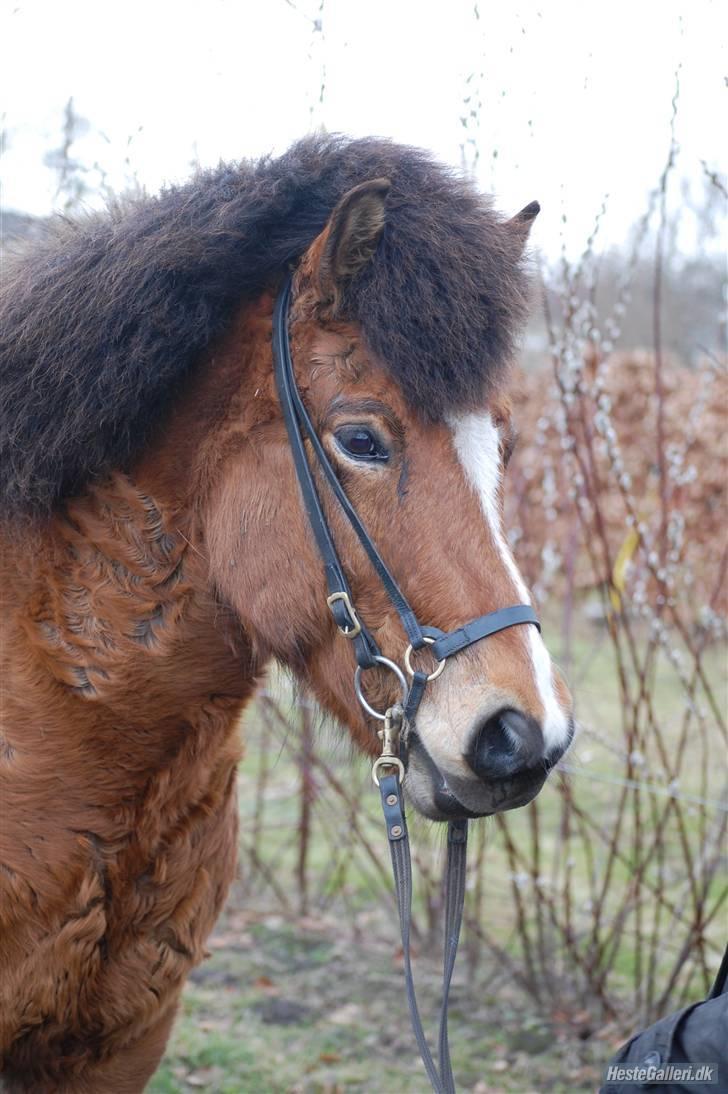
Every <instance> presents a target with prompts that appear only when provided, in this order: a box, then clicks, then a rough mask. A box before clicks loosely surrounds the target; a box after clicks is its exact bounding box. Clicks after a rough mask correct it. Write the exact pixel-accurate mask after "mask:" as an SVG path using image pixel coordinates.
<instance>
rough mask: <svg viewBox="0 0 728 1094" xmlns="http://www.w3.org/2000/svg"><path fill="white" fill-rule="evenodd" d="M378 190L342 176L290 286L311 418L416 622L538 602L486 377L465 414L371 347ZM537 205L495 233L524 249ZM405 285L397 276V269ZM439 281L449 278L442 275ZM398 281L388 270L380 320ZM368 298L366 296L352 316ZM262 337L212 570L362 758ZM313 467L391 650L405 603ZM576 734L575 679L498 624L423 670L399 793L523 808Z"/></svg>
mask: <svg viewBox="0 0 728 1094" xmlns="http://www.w3.org/2000/svg"><path fill="white" fill-rule="evenodd" d="M387 190H388V185H387V183H386V181H385V180H376V181H374V182H370V183H365V184H363V185H362V186H358V187H356V188H355V189H354V190H352V191H350V192H349V193H348V194H347V195H346V196H345V197H344V198H343V200H342V201H341V202H340V204H339V206H338V207H337V209H336V210H335V211H334V213H333V214H332V216H331V218H330V220H329V222H328V224H327V226H326V228H325V229H324V231H323V232H322V233H321V234H320V235H319V236H318V238H317V239H316V240H315V241H314V243H313V244H312V245H311V246H310V248H309V249H308V251H307V252H306V254H305V255H304V256H303V259H302V260H301V262H300V264H299V266H298V269H297V271H296V275H295V278H294V283H293V297H292V305H291V313H290V339H291V351H292V359H293V365H294V370H295V377H296V381H297V384H298V387H299V390H300V392H301V394H302V397H303V400H304V403H305V405H306V407H307V409H308V412H309V414H310V416H311V418H312V420H313V423H314V426H315V429H316V432H317V433H318V436H319V437H320V439H321V441H322V443H323V445H324V448H325V450H326V452H327V454H328V456H329V458H330V460H331V462H332V464H333V466H334V468H335V470H336V474H337V476H338V478H339V480H340V482H341V484H342V485H343V487H344V489H345V491H346V493H347V495H348V497H349V499H350V501H351V503H352V504H353V505H354V507H355V508H356V510H357V512H358V514H359V516H360V518H361V520H362V521H363V523H364V524H365V526H366V528H367V530H368V532H369V534H370V536H371V538H372V539H373V541H374V543H375V544H376V546H377V548H378V550H379V552H380V553H381V556H382V557H383V559H384V560H385V562H386V565H387V567H388V568H389V570H390V572H391V573H392V574H393V575H394V577H395V579H396V580H397V582H398V583H399V585H400V587H401V589H402V591H403V592H404V594H405V596H406V597H407V599H408V601H409V603H410V604H411V606H412V607H413V609H414V611H415V613H416V615H417V617H418V619H419V620H420V621H421V622H422V623H423V624H425V625H431V626H433V627H437V628H439V629H441V630H442V631H448V632H449V631H452V630H454V629H456V628H458V627H461V626H462V625H463V624H464V623H466V622H467V621H469V620H472V619H473V618H474V617H477V616H480V615H485V614H486V613H489V612H493V611H496V610H498V609H500V608H504V607H507V606H509V605H513V604H519V603H520V604H524V603H525V604H528V603H529V602H530V601H529V597H528V592H527V590H526V587H525V585H524V582H523V579H522V578H521V576H520V574H519V571H518V568H517V566H516V563H515V561H514V559H513V556H512V554H511V552H510V549H509V547H508V543H507V540H506V536H505V533H504V529H503V521H502V489H503V478H504V474H505V470H506V466H507V463H508V459H509V456H510V453H511V449H512V447H513V441H514V428H513V424H512V422H511V415H510V408H509V404H508V401H507V398H506V397H505V396H504V394H503V393H502V391H501V390H499V385H498V384H497V383H494V382H491V383H489V384H482V385H481V386H480V396H479V397H477V399H476V397H473V398H471V399H470V400H469V402H468V403H467V405H465V406H464V407H463V405H462V401H461V405H460V406H459V408H458V409H457V410H455V409H452V408H451V409H450V410H447V409H446V408H442V407H439V406H429V407H428V406H423V404H422V398H421V397H419V398H418V397H417V392H413V391H412V390H409V389H408V387H407V385H405V384H402V383H400V382H398V379H397V378H396V377H397V373H396V370H393V369H392V368H391V367H390V366H389V364H388V361H387V358H386V350H385V352H384V353H383V352H381V351H380V353H379V354H378V353H377V352H375V350H374V349H373V348H372V347H371V345H370V344H368V341H367V339H366V338H365V336H364V333H363V324H362V323H361V322H360V321H359V318H358V317H355V316H352V314H351V309H350V306H349V303H348V301H349V300H350V287H351V285H352V284H353V282H354V281H355V279H357V278H361V277H362V276H365V275H366V271H367V268H368V266H369V264H370V263H371V262H372V260H373V255H374V254H375V252H376V249H377V246H378V244H379V241H380V237H381V234H382V231H383V229H384V226H385V221H386V214H387V210H386V196H387ZM536 212H538V206H536V205H534V206H529V207H527V209H526V210H524V212H523V213H522V214H519V216H518V217H516V218H514V219H513V220H512V221H510V222H501V230H502V234H503V241H504V242H502V243H501V247H502V248H504V247H507V246H512V249H513V255H516V254H517V253H518V252H519V251H520V249H521V248H522V247H523V244H524V242H525V238H526V236H527V233H528V228H529V226H530V221H531V220H532V219H533V216H535V214H536ZM514 261H515V259H514ZM462 276H463V277H467V276H468V273H467V270H463V271H462ZM404 277H406V270H405V271H403V278H404ZM400 290H401V291H407V288H406V285H404V282H403V284H402V285H401V286H400ZM441 292H442V293H443V294H446V293H448V285H446V284H443V285H442V286H441ZM396 293H397V287H396V286H393V288H392V297H391V299H390V301H389V307H390V308H391V316H390V326H391V329H392V330H396V329H397V308H398V300H397V295H396ZM365 306H366V292H363V293H361V294H360V303H359V312H360V313H361V310H362V308H364V307H365ZM433 307H435V308H436V307H437V300H432V299H431V300H423V301H422V308H423V309H427V308H433ZM425 320H427V322H428V323H431V322H432V321H433V317H432V316H430V315H428V316H424V315H423V323H424V322H425ZM434 320H435V321H436V320H437V316H435V317H434ZM253 321H254V322H257V323H258V324H259V326H260V328H261V329H263V328H264V327H265V326H266V324H269V323H270V301H267V302H261V305H260V306H259V308H258V310H257V312H255V313H254V315H253ZM445 321H446V318H445ZM494 321H495V320H494ZM266 329H269V327H267V328H266ZM262 345H263V347H264V349H263V350H261V352H260V353H259V354H258V360H257V363H254V367H253V369H252V376H250V377H249V380H250V383H251V385H254V386H253V388H252V390H251V392H250V404H249V406H248V408H247V410H246V418H247V425H246V429H247V434H246V436H247V438H248V443H247V444H246V445H245V446H244V447H243V448H242V449H238V448H236V449H235V456H234V459H231V460H230V461H229V462H228V464H227V466H226V472H225V474H224V476H222V477H221V479H220V488H219V489H218V490H216V491H214V492H213V504H214V507H215V511H214V513H213V514H211V519H210V522H209V528H210V536H209V548H210V552H211V557H212V564H213V571H214V574H215V579H216V581H217V583H218V585H219V587H220V588H221V590H222V592H223V593H224V595H225V597H226V598H227V599H228V600H229V601H230V602H231V603H232V605H233V606H234V608H235V609H236V611H237V613H238V615H239V616H240V618H241V620H242V623H243V625H244V627H245V629H246V631H247V632H248V633H249V634H250V635H251V636H252V637H253V639H254V641H255V642H256V643H257V645H258V647H259V649H260V651H261V653H262V654H263V655H270V654H272V655H274V656H276V657H278V658H279V659H280V660H281V661H283V662H284V663H286V664H288V665H289V666H290V667H291V668H293V670H294V671H295V672H296V673H297V674H298V675H299V677H300V678H302V679H303V680H305V682H306V683H307V684H308V685H309V686H310V688H311V689H312V690H313V692H314V693H315V694H316V696H317V697H318V699H319V700H320V702H321V703H322V705H323V706H324V707H325V708H326V709H327V710H329V711H331V712H332V713H333V714H335V715H336V716H337V717H338V718H339V719H340V720H341V721H343V722H344V723H346V724H347V725H348V727H349V729H350V731H351V733H352V735H353V737H354V739H355V741H356V742H357V743H358V744H359V745H360V746H361V747H362V748H363V749H364V750H365V751H367V752H369V753H372V754H373V753H375V752H377V750H378V744H377V736H376V732H375V730H376V725H375V723H374V722H373V721H371V720H370V719H369V718H368V717H367V716H366V715H365V714H364V713H363V711H362V709H361V707H360V706H359V704H358V702H357V701H356V699H355V695H354V689H353V686H352V677H353V673H354V668H355V661H354V655H353V650H352V643H351V642H349V641H346V639H345V638H343V637H342V636H341V633H340V631H339V630H338V629H337V627H336V624H335V621H334V619H333V618H332V615H331V612H330V611H329V607H328V606H327V590H326V585H325V581H324V572H323V565H322V561H321V558H320V556H319V554H318V551H317V548H316V545H315V541H314V538H313V535H312V532H311V529H310V527H309V523H308V520H307V516H306V513H305V511H304V508H303V506H302V501H301V495H300V491H299V487H298V483H297V481H296V477H295V474H294V466H293V461H292V457H291V451H290V446H289V443H288V439H287V435H286V431H285V428H284V424H283V420H282V416H281V408H280V404H279V402H278V399H277V396H276V393H275V390H274V388H273V382H272V377H271V367H270V356H269V350H268V343H267V340H266V339H263V340H262ZM414 382H415V384H416V380H415V381H414ZM441 383H442V381H441ZM476 386H477V385H475V383H474V385H473V388H474V390H475V388H476ZM316 477H317V481H318V482H319V493H320V495H321V498H322V501H323V504H324V509H325V511H326V516H327V519H328V523H329V526H330V528H331V531H332V533H333V537H334V540H335V542H336V544H337V547H338V551H339V554H340V556H341V559H342V562H343V565H344V568H345V570H346V574H347V578H348V581H349V584H350V587H351V590H352V598H353V601H354V603H355V606H356V611H357V613H358V614H359V616H360V617H361V618H362V620H363V621H364V622H365V623H366V626H367V627H368V629H369V631H370V632H371V633H372V635H373V636H374V637H375V639H376V642H377V644H378V645H379V647H380V649H381V651H382V652H383V654H384V655H385V656H386V657H388V658H389V659H391V660H392V661H394V662H396V663H397V664H399V665H401V664H402V662H403V655H404V652H405V649H406V647H407V645H408V639H407V637H406V635H405V633H404V630H403V628H402V625H401V623H400V621H399V618H398V616H397V614H396V613H395V612H394V611H393V608H392V605H391V603H390V601H389V599H388V597H387V595H386V594H385V591H384V588H383V586H382V584H381V582H380V580H379V578H378V577H377V575H376V574H375V571H374V569H373V567H372V565H371V563H370V562H369V561H368V559H367V558H366V556H365V554H364V551H363V550H362V548H361V546H360V544H359V543H358V541H357V539H356V537H355V535H354V533H353V531H352V528H351V526H350V524H349V523H348V521H347V520H346V519H345V517H344V515H343V514H342V511H341V509H340V506H339V505H338V503H337V501H336V500H335V499H334V498H333V497H332V495H331V491H330V489H329V488H328V487H327V486H326V484H325V483H324V481H323V479H322V478H321V477H320V476H319V475H318V473H317V475H316ZM414 660H415V662H416V663H417V664H418V665H419V666H420V667H423V668H426V669H427V671H429V672H432V671H433V669H434V668H435V665H434V662H433V659H432V657H431V656H430V655H429V654H428V652H427V650H426V649H425V650H420V651H419V652H417V653H416V654H415V655H414ZM364 689H365V691H366V695H367V698H368V699H369V701H370V703H371V704H372V705H373V706H375V707H377V708H378V709H379V710H384V709H385V708H386V707H387V706H388V705H390V704H391V703H392V702H394V701H396V700H397V699H399V697H400V692H399V686H398V684H397V682H396V679H395V678H394V677H393V675H392V674H391V673H387V672H384V671H380V670H378V669H375V670H371V671H369V672H367V673H366V674H365V681H364ZM571 733H572V717H571V701H570V696H569V692H568V690H567V688H566V685H565V683H564V681H563V679H562V678H561V676H560V674H559V672H558V670H556V669H555V668H554V667H553V666H552V664H551V660H550V657H549V654H548V652H547V651H546V648H545V646H544V644H543V642H542V639H541V636H540V634H539V632H538V630H537V629H536V627H535V626H533V625H530V624H525V625H518V626H513V627H510V628H509V629H505V630H502V631H500V632H498V633H496V634H493V635H491V636H490V637H488V638H486V639H484V640H482V641H480V642H478V643H477V644H474V645H471V646H470V647H469V648H468V649H465V650H463V651H462V652H460V653H458V654H457V655H456V656H454V657H452V658H450V659H448V660H447V662H446V663H445V665H444V669H443V671H442V672H441V673H440V674H439V675H438V676H437V677H436V678H435V679H432V680H431V681H430V682H429V683H428V684H427V687H426V690H425V694H424V698H423V700H422V703H421V706H420V708H419V713H418V716H417V720H416V727H415V729H414V731H413V733H412V735H411V738H410V741H409V767H408V773H407V777H406V782H405V787H406V790H407V792H408V794H409V797H410V799H411V800H412V801H413V803H414V804H415V806H416V807H417V808H418V809H419V810H420V811H421V812H422V813H424V814H426V815H428V816H430V817H434V818H437V819H442V818H444V817H447V816H456V815H463V814H469V815H481V814H487V813H493V812H497V811H501V810H505V809H511V808H514V807H516V806H519V805H523V804H525V803H526V802H528V801H530V800H531V799H532V798H533V797H534V796H535V795H536V794H537V793H538V791H539V790H540V788H541V786H542V785H543V782H544V780H545V778H546V776H547V774H548V771H549V770H550V768H551V767H552V766H553V765H554V763H556V761H557V760H558V759H559V758H560V756H561V755H562V754H563V752H564V750H565V749H566V748H567V746H568V744H569V741H570V738H571Z"/></svg>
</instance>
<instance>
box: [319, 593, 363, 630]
mask: <svg viewBox="0 0 728 1094" xmlns="http://www.w3.org/2000/svg"><path fill="white" fill-rule="evenodd" d="M337 600H343V602H344V607H345V608H346V610H347V612H348V613H349V618H350V619H351V621H352V623H353V624H354V626H353V627H340V626H339V624H338V623H337V624H336V627H337V630H338V631H339V633H340V634H343V636H344V638H356V636H357V635H358V634H361V623H360V622H359V617H358V616H357V614H356V612H355V611H354V605H353V604H352V602H351V600H350V599H349V594H348V593H345V592H339V593H332V594H331V596H327V597H326V603H327V604H328V606H329V608H330V609H331V608H333V605H334V603H335V602H336V601H337Z"/></svg>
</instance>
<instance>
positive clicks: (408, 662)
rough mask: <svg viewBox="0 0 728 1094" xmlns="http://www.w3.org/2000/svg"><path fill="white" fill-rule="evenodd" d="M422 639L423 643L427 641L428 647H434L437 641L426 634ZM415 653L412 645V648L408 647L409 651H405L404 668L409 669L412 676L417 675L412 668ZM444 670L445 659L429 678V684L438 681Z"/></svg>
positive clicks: (438, 663) (438, 664)
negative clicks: (431, 681)
mask: <svg viewBox="0 0 728 1094" xmlns="http://www.w3.org/2000/svg"><path fill="white" fill-rule="evenodd" d="M422 638H423V641H425V642H426V643H427V645H428V646H432V645H434V643H435V639H434V638H428V637H427V635H426V634H423V636H422ZM413 653H414V650H413V648H412V646H411V645H410V646H408V647H407V649H406V650H405V654H404V667H405V668H406V669H407V672H408V673H409V674H410V676H414V674H415V670H414V669H413V668H412V660H411V658H412V654H413ZM444 668H445V659H444V658H443V660H442V661H438V662H437V668H436V669H435V671H434V672H431V673H430V675H429V676H428V677H427V680H428V682H429V681H430V680H437V678H438V676H439V675H440V673H441V672H442V670H443V669H444Z"/></svg>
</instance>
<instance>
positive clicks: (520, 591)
mask: <svg viewBox="0 0 728 1094" xmlns="http://www.w3.org/2000/svg"><path fill="white" fill-rule="evenodd" d="M449 424H450V428H451V429H452V435H453V443H454V445H455V451H456V452H457V455H458V459H459V460H460V463H461V465H462V467H463V470H464V471H465V475H466V478H467V479H468V482H469V483H470V484H471V486H472V487H473V489H474V490H475V492H476V493H477V495H478V497H479V498H480V504H481V507H482V509H483V513H484V515H485V519H486V522H487V524H488V527H489V529H490V533H491V535H492V537H493V542H494V544H495V546H496V549H497V551H498V553H499V555H500V556H501V559H502V561H503V565H504V567H505V569H506V571H507V573H508V575H509V577H510V578H511V581H512V583H513V587H514V590H515V594H516V597H517V599H518V600H519V601H520V602H521V603H522V604H530V603H531V597H530V595H529V592H528V589H527V588H526V583H525V582H524V580H523V578H522V576H521V574H520V572H519V570H518V567H517V565H516V560H515V559H514V557H513V554H512V553H511V549H510V547H509V545H508V542H507V540H506V538H505V536H504V534H503V526H502V522H501V513H500V502H499V491H500V485H501V457H500V450H499V443H500V437H499V435H498V430H497V428H496V426H495V425H494V423H493V419H492V417H491V416H490V414H487V413H480V414H462V415H458V416H457V417H451V418H450V420H449ZM500 606H501V607H503V608H506V607H508V606H509V605H507V604H502V605H500ZM524 635H525V636H527V641H528V646H529V653H530V657H531V663H532V665H533V673H534V678H535V681H536V687H537V689H538V693H539V696H540V698H541V703H542V705H543V709H544V721H543V736H544V744H545V746H546V750H547V751H548V750H549V749H551V748H553V747H557V746H558V747H560V746H562V745H564V744H565V743H566V739H567V736H568V719H567V716H566V714H565V712H564V710H563V709H562V707H561V704H560V703H559V701H558V698H557V696H556V692H555V690H554V680H553V672H552V668H551V658H550V656H549V653H548V650H547V649H546V646H545V645H544V643H543V640H542V638H541V635H540V634H539V632H538V631H537V630H536V628H535V627H533V626H530V625H529V626H526V628H525V632H524Z"/></svg>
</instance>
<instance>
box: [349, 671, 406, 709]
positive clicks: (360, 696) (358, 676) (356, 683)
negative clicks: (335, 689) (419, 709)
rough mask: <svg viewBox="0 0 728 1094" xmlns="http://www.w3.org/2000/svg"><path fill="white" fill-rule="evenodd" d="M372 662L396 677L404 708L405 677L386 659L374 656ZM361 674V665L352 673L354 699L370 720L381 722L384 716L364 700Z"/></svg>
mask: <svg viewBox="0 0 728 1094" xmlns="http://www.w3.org/2000/svg"><path fill="white" fill-rule="evenodd" d="M374 660H375V661H376V662H377V664H378V665H383V666H384V668H385V669H389V671H390V672H393V673H394V675H395V676H396V677H397V679H398V680H399V682H400V685H401V687H402V706H406V704H407V695H408V693H409V688H408V687H407V680H406V679H405V675H404V673H403V672H402V670H401V668H400V667H399V665H395V663H394V661H390V660H389V658H388V657H379V656H375V658H374ZM361 674H362V667H361V665H357V666H356V672H355V673H354V691H355V692H356V697H357V699H358V700H359V702H360V703H361V705H362V706H363V707H364V710H365V711H366V712H367V714H371V716H372V718H378V719H379V721H380V722H383V721H384V720H385V718H386V717H387V716H386V714H380V713H379V711H378V710H375V709H374V707H370V706H369V703H368V702H367V701H366V699H365V698H364V692H363V691H362V690H361Z"/></svg>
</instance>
